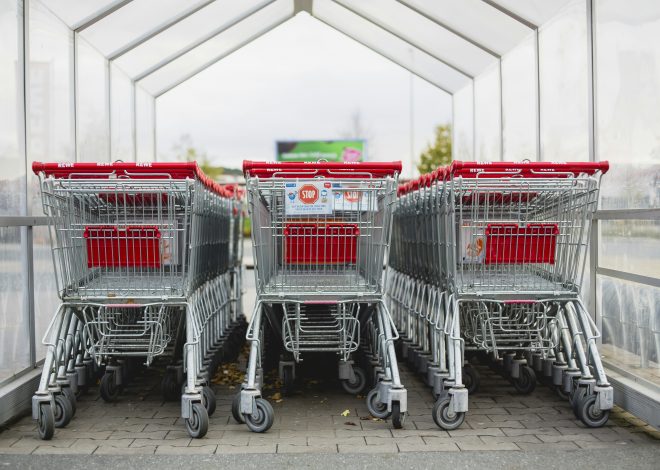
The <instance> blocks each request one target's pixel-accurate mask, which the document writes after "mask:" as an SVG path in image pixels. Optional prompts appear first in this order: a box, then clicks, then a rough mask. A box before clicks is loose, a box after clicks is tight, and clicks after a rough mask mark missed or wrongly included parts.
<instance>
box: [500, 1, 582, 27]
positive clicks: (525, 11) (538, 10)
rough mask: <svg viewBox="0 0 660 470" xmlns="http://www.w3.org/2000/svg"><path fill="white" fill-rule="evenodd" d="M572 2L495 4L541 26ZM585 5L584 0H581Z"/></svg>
mask: <svg viewBox="0 0 660 470" xmlns="http://www.w3.org/2000/svg"><path fill="white" fill-rule="evenodd" d="M570 1H572V0H496V1H495V3H497V4H499V5H501V6H503V7H504V8H506V9H507V10H509V11H510V12H512V13H515V14H516V15H519V16H520V17H521V18H524V19H526V20H527V21H531V22H532V23H533V24H535V25H537V26H540V25H542V24H543V23H545V22H546V21H548V20H549V19H550V18H552V17H553V16H554V15H555V14H557V12H558V11H559V10H560V9H561V8H562V7H563V6H564V5H565V4H566V3H568V2H570ZM581 1H582V3H585V2H584V0H581Z"/></svg>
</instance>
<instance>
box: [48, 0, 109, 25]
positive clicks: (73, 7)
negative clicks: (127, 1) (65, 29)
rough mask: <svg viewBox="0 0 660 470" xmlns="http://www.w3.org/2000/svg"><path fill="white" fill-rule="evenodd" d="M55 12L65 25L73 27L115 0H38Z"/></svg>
mask: <svg viewBox="0 0 660 470" xmlns="http://www.w3.org/2000/svg"><path fill="white" fill-rule="evenodd" d="M39 1H41V2H42V3H43V4H44V5H46V6H47V7H48V9H49V10H50V11H52V12H53V13H55V14H56V15H57V16H58V17H59V18H60V19H61V20H62V21H64V22H65V23H66V24H67V26H69V27H73V26H75V25H76V24H77V23H80V22H81V21H83V20H85V19H87V18H91V17H94V16H95V15H96V14H97V13H100V12H101V11H103V10H104V9H106V8H107V7H109V6H110V5H112V4H113V3H115V1H116V0H85V1H80V0H39Z"/></svg>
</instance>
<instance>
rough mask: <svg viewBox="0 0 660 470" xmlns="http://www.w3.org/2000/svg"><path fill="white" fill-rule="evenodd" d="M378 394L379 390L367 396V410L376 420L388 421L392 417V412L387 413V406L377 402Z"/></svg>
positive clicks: (374, 390)
mask: <svg viewBox="0 0 660 470" xmlns="http://www.w3.org/2000/svg"><path fill="white" fill-rule="evenodd" d="M377 394H378V390H376V389H373V390H372V391H370V392H369V393H368V394H367V409H368V410H369V413H370V414H371V416H373V417H374V418H379V419H387V418H389V416H390V412H389V411H387V404H386V403H380V402H379V401H378V400H376V395H377Z"/></svg>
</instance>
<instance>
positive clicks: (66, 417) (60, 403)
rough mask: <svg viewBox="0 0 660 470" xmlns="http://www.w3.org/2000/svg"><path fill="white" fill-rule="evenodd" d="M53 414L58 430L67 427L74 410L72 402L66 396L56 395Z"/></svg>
mask: <svg viewBox="0 0 660 470" xmlns="http://www.w3.org/2000/svg"><path fill="white" fill-rule="evenodd" d="M53 414H54V415H55V427H56V428H63V427H66V425H67V424H69V423H70V422H71V418H73V409H72V408H71V402H70V401H69V399H68V398H67V397H66V396H64V395H62V394H59V393H58V394H57V395H55V410H54V413H53Z"/></svg>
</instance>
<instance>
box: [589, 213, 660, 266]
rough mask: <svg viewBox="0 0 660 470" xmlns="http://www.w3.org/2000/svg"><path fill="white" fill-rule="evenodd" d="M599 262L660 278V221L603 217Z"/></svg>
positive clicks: (603, 264)
mask: <svg viewBox="0 0 660 470" xmlns="http://www.w3.org/2000/svg"><path fill="white" fill-rule="evenodd" d="M600 227H601V229H600V239H599V241H600V246H599V252H598V264H599V265H600V266H602V267H604V268H611V269H618V270H619V271H628V272H632V273H635V274H642V275H644V276H651V277H657V278H660V262H658V260H660V222H659V221H657V220H602V221H601V222H600Z"/></svg>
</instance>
